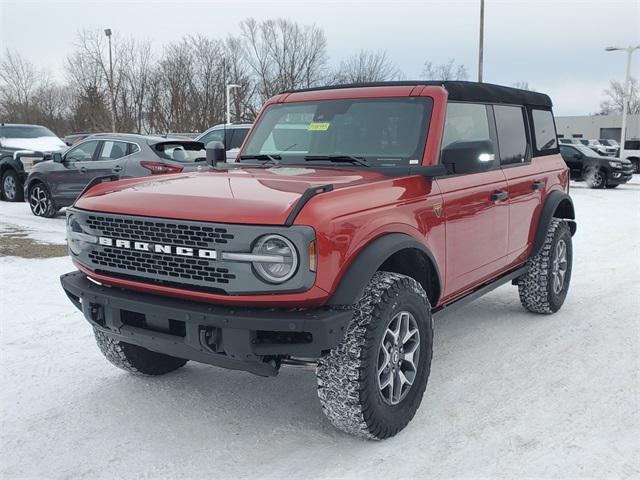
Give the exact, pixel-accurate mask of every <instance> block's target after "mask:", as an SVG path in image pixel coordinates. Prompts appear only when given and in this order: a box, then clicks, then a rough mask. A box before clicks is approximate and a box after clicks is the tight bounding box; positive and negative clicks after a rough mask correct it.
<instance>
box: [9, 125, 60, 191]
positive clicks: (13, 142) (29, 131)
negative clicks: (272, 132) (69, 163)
mask: <svg viewBox="0 0 640 480" xmlns="http://www.w3.org/2000/svg"><path fill="white" fill-rule="evenodd" d="M66 148H67V145H66V144H65V143H64V142H63V141H62V140H60V138H58V136H57V135H56V134H55V133H53V132H52V131H51V130H49V129H48V128H46V127H43V126H41V125H27V124H19V123H0V198H2V200H6V201H8V202H21V201H22V200H23V199H24V196H23V193H22V191H23V185H24V181H25V180H26V179H27V175H28V174H29V172H30V171H31V169H32V168H33V166H34V165H35V164H36V163H37V162H39V161H42V160H43V159H44V158H47V156H48V155H50V154H51V153H52V152H59V151H61V150H64V149H66Z"/></svg>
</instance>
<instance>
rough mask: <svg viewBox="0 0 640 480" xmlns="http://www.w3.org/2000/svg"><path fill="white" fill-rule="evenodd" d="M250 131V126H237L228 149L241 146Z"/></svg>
mask: <svg viewBox="0 0 640 480" xmlns="http://www.w3.org/2000/svg"><path fill="white" fill-rule="evenodd" d="M247 133H249V129H248V128H235V129H233V136H232V137H231V140H230V141H229V145H227V150H231V149H232V148H240V145H242V142H243V141H244V137H246V136H247Z"/></svg>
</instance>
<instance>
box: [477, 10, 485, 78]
mask: <svg viewBox="0 0 640 480" xmlns="http://www.w3.org/2000/svg"><path fill="white" fill-rule="evenodd" d="M478 46H479V48H478V82H480V83H482V63H483V60H484V58H483V57H484V0H480V41H479V44H478Z"/></svg>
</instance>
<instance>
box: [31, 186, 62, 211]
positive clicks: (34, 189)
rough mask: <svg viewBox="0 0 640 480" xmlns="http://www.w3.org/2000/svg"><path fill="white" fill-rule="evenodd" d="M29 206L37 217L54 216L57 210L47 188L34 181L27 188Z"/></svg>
mask: <svg viewBox="0 0 640 480" xmlns="http://www.w3.org/2000/svg"><path fill="white" fill-rule="evenodd" d="M29 206H30V207H31V212H32V213H33V214H34V215H37V216H38V217H47V218H51V217H54V216H55V214H56V213H57V212H58V209H57V208H56V206H55V204H54V203H53V199H52V198H51V194H50V193H49V189H48V188H47V187H45V186H44V185H43V184H42V183H36V184H34V185H32V186H31V187H30V188H29Z"/></svg>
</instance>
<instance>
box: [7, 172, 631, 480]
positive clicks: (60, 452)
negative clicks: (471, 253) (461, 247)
mask: <svg viewBox="0 0 640 480" xmlns="http://www.w3.org/2000/svg"><path fill="white" fill-rule="evenodd" d="M571 195H572V197H573V199H574V202H575V207H576V212H577V221H578V232H577V234H576V236H575V237H574V254H575V258H574V271H573V276H572V280H571V283H572V285H571V290H570V293H569V296H568V298H567V302H566V303H565V305H564V307H563V309H562V310H561V311H560V312H559V313H558V314H557V315H554V316H536V315H533V314H530V313H527V312H525V311H524V310H523V309H522V307H521V306H520V302H519V300H518V295H517V290H516V289H515V288H514V287H512V286H510V285H507V286H503V287H501V288H499V289H497V290H496V291H494V292H493V293H491V294H490V295H487V296H486V297H483V298H482V299H480V300H478V301H476V302H474V303H473V304H471V305H470V306H468V307H465V308H464V309H462V310H460V311H459V312H458V313H455V314H453V315H451V316H449V317H446V318H444V319H443V320H442V321H440V322H439V323H437V324H436V326H435V343H434V359H433V365H432V374H431V377H430V380H429V385H428V386H427V391H426V393H425V398H424V401H423V403H422V406H421V407H420V409H419V411H418V413H417V416H416V418H415V419H414V421H413V422H412V423H411V424H410V425H409V426H408V427H407V428H406V430H404V431H403V432H401V433H400V434H399V435H397V436H396V437H394V438H392V439H390V440H387V441H384V442H372V441H364V440H358V439H354V438H351V437H348V436H346V435H344V434H342V433H340V432H338V431H337V430H335V429H334V428H333V427H332V426H331V425H330V424H329V423H328V421H327V420H326V419H325V418H324V416H323V415H322V412H321V409H320V405H319V403H318V401H317V398H316V392H315V390H316V385H315V376H314V375H313V373H312V372H310V371H307V370H304V369H293V368H288V369H283V370H282V371H281V372H280V375H279V376H278V377H276V378H259V377H256V376H252V375H250V374H247V373H242V372H234V371H227V370H223V369H219V368H215V367H210V366H206V365H201V364H195V363H190V364H188V365H187V366H186V367H185V368H184V369H181V370H179V371H177V372H175V373H172V374H169V375H167V376H165V377H159V378H144V377H135V376H131V375H128V374H126V373H124V372H122V371H120V370H118V369H116V368H114V367H113V366H112V365H110V364H109V363H107V361H106V360H105V359H104V357H103V356H102V355H101V354H100V352H99V350H98V348H97V347H96V345H95V343H94V341H93V338H92V332H91V329H90V327H89V325H88V324H87V323H86V322H85V321H84V319H83V318H82V315H81V314H80V313H79V312H77V311H76V310H75V309H74V308H73V306H72V305H71V304H70V303H69V301H68V300H67V299H66V297H65V295H64V294H63V292H62V290H61V288H60V285H59V281H58V277H59V275H60V274H62V273H65V272H67V271H70V270H72V269H73V267H72V265H71V262H70V260H69V259H68V258H67V257H66V256H61V255H64V251H65V249H64V247H61V245H63V244H64V238H65V234H64V216H63V215H62V214H60V215H58V216H57V217H56V218H53V219H42V218H36V217H34V216H33V215H32V214H31V213H30V211H29V207H28V205H27V204H10V203H6V202H0V218H2V224H1V227H0V254H1V255H2V256H1V257H0V273H1V275H0V279H1V280H0V282H1V283H0V291H1V292H2V299H3V300H2V303H1V308H2V311H1V312H0V318H1V339H0V341H1V351H2V368H1V371H2V376H1V380H0V382H1V383H0V392H1V393H0V400H1V402H2V405H3V408H2V413H1V414H2V420H1V422H2V424H1V428H0V430H1V435H2V445H3V454H2V457H3V459H2V461H0V464H1V466H2V470H1V472H0V475H1V476H3V477H7V478H8V477H11V478H71V477H73V478H118V477H124V476H126V477H129V478H196V477H197V478H202V477H205V476H206V477H212V478H214V477H217V478H247V477H254V478H255V477H256V476H257V477H262V478H344V477H346V478H371V477H374V476H375V477H377V478H383V477H387V476H394V477H396V478H397V477H401V478H426V477H431V476H433V477H475V478H478V477H504V478H518V477H520V478H521V477H546V478H570V477H592V478H631V477H634V478H638V477H639V476H640V455H639V454H638V439H637V438H635V437H634V432H635V433H637V432H638V430H639V429H640V325H639V323H638V319H639V315H638V312H639V309H640V300H639V298H640V296H639V295H638V293H639V292H640V275H639V273H638V272H639V269H640V213H639V212H640V209H639V208H638V205H639V204H640V178H638V176H637V175H636V176H635V178H634V179H633V180H632V182H630V183H629V184H627V185H622V186H620V187H619V188H617V189H615V190H592V189H588V188H586V187H585V185H584V184H581V183H572V187H571Z"/></svg>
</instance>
